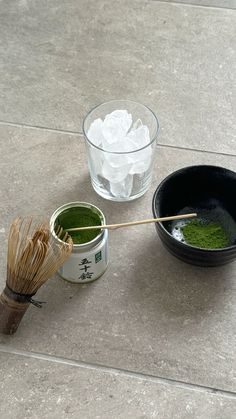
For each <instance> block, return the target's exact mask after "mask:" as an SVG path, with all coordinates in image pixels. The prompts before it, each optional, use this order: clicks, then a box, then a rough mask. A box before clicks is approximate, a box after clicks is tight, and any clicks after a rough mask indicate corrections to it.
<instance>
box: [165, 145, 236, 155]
mask: <svg viewBox="0 0 236 419" xmlns="http://www.w3.org/2000/svg"><path fill="white" fill-rule="evenodd" d="M157 146H159V147H163V148H173V149H175V150H184V151H195V152H197V153H207V154H215V155H218V156H228V157H236V154H229V153H224V152H218V151H212V150H201V149H200V148H191V147H181V146H175V145H171V144H162V143H157Z"/></svg>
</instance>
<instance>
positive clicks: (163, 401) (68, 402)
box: [0, 353, 236, 419]
mask: <svg viewBox="0 0 236 419" xmlns="http://www.w3.org/2000/svg"><path fill="white" fill-rule="evenodd" d="M0 361H1V365H0V371H1V384H0V389H1V405H0V416H1V418H2V419H15V418H16V417H17V419H39V418H43V417H45V418H47V419H56V418H60V419H68V418H76V419H99V418H100V419H111V418H112V419H119V418H120V419H124V418H125V419H151V418H161V419H173V418H175V419H189V418H190V417H191V419H222V418H224V419H234V418H235V415H236V396H235V397H233V396H232V397H229V396H227V397H225V396H223V395H219V394H212V393H210V392H208V391H199V390H198V391H195V390H193V389H188V388H184V387H182V388H180V387H178V386H176V385H170V384H166V383H161V382H157V381H155V380H153V381H151V380H149V379H145V378H142V379H141V378H138V377H134V376H133V377H132V376H127V375H126V374H123V373H122V374H118V373H116V374H114V373H111V372H104V371H101V370H98V369H89V368H81V367H79V366H77V367H76V366H71V365H63V364H58V363H53V362H48V361H42V360H38V359H33V358H27V357H26V358H25V357H22V356H20V357H18V356H11V355H10V356H9V355H5V354H1V353H0Z"/></svg>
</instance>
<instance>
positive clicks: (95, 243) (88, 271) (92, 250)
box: [50, 202, 108, 283]
mask: <svg viewBox="0 0 236 419" xmlns="http://www.w3.org/2000/svg"><path fill="white" fill-rule="evenodd" d="M104 224H105V216H104V214H103V213H102V211H101V210H100V209H99V208H97V207H96V206H95V205H93V204H90V203H87V202H70V203H68V204H65V205H62V206H61V207H59V208H58V209H57V210H56V211H54V213H53V214H52V216H51V219H50V230H51V234H52V236H53V237H54V240H55V241H59V242H60V241H61V240H62V235H61V234H60V235H59V234H58V231H59V230H60V229H62V230H63V231H66V230H69V229H73V228H77V227H88V226H99V225H101V226H102V225H104ZM70 235H71V238H72V240H73V250H72V253H71V256H70V257H69V259H68V260H67V261H66V262H65V263H64V264H63V265H62V267H61V268H60V270H59V271H58V273H59V275H60V276H61V277H62V278H63V279H66V280H67V281H70V282H74V283H86V282H92V281H95V280H96V279H98V278H99V277H100V276H101V275H102V274H103V273H104V272H105V270H106V268H107V265H108V231H107V230H106V229H104V230H102V229H96V230H93V229H91V230H84V231H71V232H70Z"/></svg>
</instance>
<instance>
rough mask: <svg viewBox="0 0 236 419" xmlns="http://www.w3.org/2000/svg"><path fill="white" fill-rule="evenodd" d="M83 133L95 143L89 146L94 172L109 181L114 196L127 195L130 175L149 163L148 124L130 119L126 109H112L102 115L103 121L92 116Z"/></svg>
mask: <svg viewBox="0 0 236 419" xmlns="http://www.w3.org/2000/svg"><path fill="white" fill-rule="evenodd" d="M87 137H88V139H89V140H90V141H91V142H92V143H93V144H94V145H95V146H97V147H98V148H94V147H93V148H91V150H90V157H91V159H92V164H93V169H94V171H95V172H96V175H97V176H99V177H100V178H101V177H103V178H104V179H106V181H108V182H109V188H110V193H111V194H112V195H113V196H114V197H118V198H128V197H129V196H130V195H131V192H132V188H133V182H134V175H139V176H141V175H142V174H144V173H145V172H146V171H147V170H148V169H149V167H150V164H151V156H152V149H151V146H148V144H149V143H150V135H149V129H148V127H147V126H146V125H143V124H142V121H141V120H140V119H138V120H137V121H136V122H134V123H133V120H132V115H131V114H130V113H128V111H127V110H116V111H114V112H112V113H110V114H108V115H106V117H105V119H104V121H103V120H102V119H101V118H98V119H95V120H94V121H93V122H92V124H91V125H90V127H89V129H88V132H87ZM147 146H148V147H147ZM101 149H102V150H103V151H101Z"/></svg>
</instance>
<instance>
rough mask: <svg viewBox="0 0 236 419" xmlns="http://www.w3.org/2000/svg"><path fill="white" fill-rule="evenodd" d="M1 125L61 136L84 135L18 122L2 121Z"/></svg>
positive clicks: (78, 132)
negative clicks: (54, 133) (43, 131)
mask: <svg viewBox="0 0 236 419" xmlns="http://www.w3.org/2000/svg"><path fill="white" fill-rule="evenodd" d="M0 125H9V126H11V127H19V128H29V129H35V130H45V131H49V132H58V133H59V134H70V135H80V136H82V135H83V133H82V132H80V131H70V130H62V129H57V128H48V127H41V126H37V125H29V124H20V123H18V122H9V121H0Z"/></svg>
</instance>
